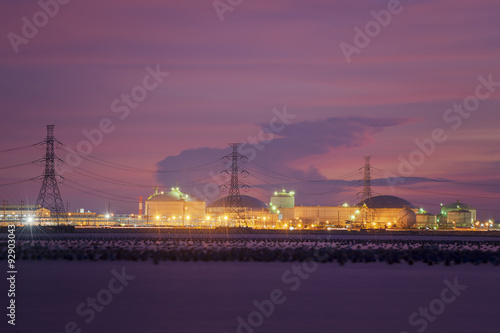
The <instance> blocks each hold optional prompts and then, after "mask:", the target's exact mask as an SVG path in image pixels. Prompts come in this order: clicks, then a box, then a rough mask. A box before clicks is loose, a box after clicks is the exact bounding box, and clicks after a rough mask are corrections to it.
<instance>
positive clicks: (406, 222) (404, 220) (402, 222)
mask: <svg viewBox="0 0 500 333" xmlns="http://www.w3.org/2000/svg"><path fill="white" fill-rule="evenodd" d="M416 223H417V216H416V214H415V212H414V211H412V210H411V209H410V208H408V207H405V208H403V209H402V210H401V211H400V212H399V214H398V220H397V226H398V227H400V228H403V229H409V228H413V227H414V226H415V224H416Z"/></svg>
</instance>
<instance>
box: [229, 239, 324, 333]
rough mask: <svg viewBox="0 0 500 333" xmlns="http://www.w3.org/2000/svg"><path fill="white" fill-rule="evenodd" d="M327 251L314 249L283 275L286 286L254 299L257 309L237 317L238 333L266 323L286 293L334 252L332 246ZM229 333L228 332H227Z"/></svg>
mask: <svg viewBox="0 0 500 333" xmlns="http://www.w3.org/2000/svg"><path fill="white" fill-rule="evenodd" d="M326 252H327V253H324V254H322V255H319V253H318V249H315V250H314V254H313V255H312V256H311V257H308V258H306V259H305V260H304V261H302V262H301V263H299V264H294V265H292V267H291V268H290V269H287V270H286V271H285V272H283V274H282V275H281V282H282V283H283V284H284V285H285V288H283V289H282V288H276V289H273V290H271V292H270V293H269V297H268V298H267V299H264V300H262V301H257V300H254V301H253V302H252V305H253V307H254V308H255V310H253V311H251V312H250V313H249V314H248V315H246V316H244V317H242V316H238V317H237V318H236V322H237V326H236V333H253V332H254V331H255V330H256V329H257V328H259V327H261V326H262V325H264V323H265V321H266V319H267V318H269V317H271V315H272V314H273V313H274V311H275V310H276V308H277V307H278V306H279V305H282V304H284V303H285V302H286V301H287V299H288V298H287V296H286V293H290V292H294V291H297V290H298V289H299V288H300V286H301V285H302V282H304V281H306V280H307V279H309V277H310V276H311V274H313V273H314V272H316V271H317V270H318V262H322V261H324V260H325V259H326V258H327V257H328V256H329V255H330V254H331V253H332V252H333V249H332V248H328V249H326ZM226 333H227V332H226Z"/></svg>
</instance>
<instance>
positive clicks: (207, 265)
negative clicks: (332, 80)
mask: <svg viewBox="0 0 500 333" xmlns="http://www.w3.org/2000/svg"><path fill="white" fill-rule="evenodd" d="M30 238H31V240H30ZM0 239H1V243H0V244H1V247H2V253H3V254H2V257H3V259H2V262H4V263H6V258H5V257H4V253H5V249H6V242H5V241H6V238H5V236H2V238H0ZM499 248H500V242H499V241H497V240H496V238H484V239H482V240H481V239H478V238H477V237H470V238H463V237H462V238H460V237H458V238H457V237H442V238H436V237H427V238H426V237H417V236H400V237H392V238H388V237H385V236H384V237H382V236H381V237H377V236H374V237H366V236H365V237H352V236H327V237H325V236H314V235H309V236H304V235H294V236H290V235H285V236H280V237H276V235H259V236H258V237H256V236H255V235H222V236H221V235H213V236H209V237H207V236H199V235H198V236H186V235H185V234H180V235H171V236H170V237H169V236H167V235H158V234H141V235H134V234H127V235H123V234H105V235H103V234H101V233H99V234H95V233H86V234H78V235H77V234H59V235H53V234H44V235H31V236H28V235H25V234H23V235H19V241H18V244H17V250H18V258H17V260H16V265H17V267H16V268H17V275H16V287H15V288H16V296H15V299H16V325H15V327H14V326H11V325H8V324H7V320H8V318H7V317H6V316H5V315H3V316H4V320H3V322H2V323H1V324H0V327H1V331H2V332H23V333H40V332H47V333H49V332H52V333H59V332H75V333H77V332H92V333H101V332H117V333H122V332H123V333H128V332H138V333H166V332H186V333H187V332H200V333H201V332H222V333H224V332H228V333H229V332H241V333H253V332H255V333H258V332H383V333H386V332H396V333H400V332H408V333H410V332H440V333H441V332H473V331H479V332H486V333H488V332H498V324H497V320H496V319H495V318H497V312H498V304H499V301H498V300H499V296H500V292H499V291H498V288H497V285H498V281H500V267H499V266H497V264H498V255H499V254H500V252H499ZM367 259H368V260H367ZM4 266H5V271H7V265H6V264H5V265H4ZM1 288H2V290H4V291H2V298H0V301H2V303H3V304H6V305H7V302H8V300H7V297H6V294H7V290H8V289H9V285H8V283H6V280H4V282H3V283H2V285H1Z"/></svg>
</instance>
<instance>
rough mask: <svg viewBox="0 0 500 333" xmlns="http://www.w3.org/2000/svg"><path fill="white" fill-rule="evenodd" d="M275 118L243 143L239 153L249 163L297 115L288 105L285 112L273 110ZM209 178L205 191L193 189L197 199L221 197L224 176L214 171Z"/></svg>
mask: <svg viewBox="0 0 500 333" xmlns="http://www.w3.org/2000/svg"><path fill="white" fill-rule="evenodd" d="M272 113H273V116H272V117H271V120H269V123H268V125H267V127H263V128H261V129H260V130H259V132H258V133H257V135H250V136H248V138H247V140H246V142H245V143H243V144H242V145H241V146H240V147H239V149H238V151H239V152H240V153H241V154H242V155H245V156H246V157H247V160H248V162H251V161H253V160H254V159H255V158H256V157H257V155H258V154H259V152H261V151H263V150H264V149H265V148H266V145H267V144H269V143H270V142H271V141H272V140H273V139H274V138H275V137H276V135H277V134H278V133H281V132H282V131H283V130H284V129H285V128H286V126H287V125H289V124H291V123H292V120H293V119H295V117H297V115H296V114H291V113H288V111H287V107H286V105H285V106H284V107H283V110H281V111H280V110H278V109H276V108H274V109H273V110H272ZM209 176H210V177H211V179H212V182H210V183H207V184H205V185H204V186H203V189H200V188H198V187H195V188H193V190H192V193H193V195H194V196H195V197H197V198H198V199H200V200H205V201H210V199H213V198H217V197H219V194H220V185H222V184H224V183H225V180H224V177H223V175H221V174H220V173H215V172H213V171H210V172H209Z"/></svg>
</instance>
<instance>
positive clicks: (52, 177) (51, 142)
mask: <svg viewBox="0 0 500 333" xmlns="http://www.w3.org/2000/svg"><path fill="white" fill-rule="evenodd" d="M41 144H42V145H45V147H46V150H45V156H44V157H43V158H42V159H41V161H45V171H44V173H43V174H42V175H41V176H40V177H39V178H42V177H43V182H42V187H41V188H40V193H39V194H38V199H37V200H36V204H37V205H39V206H40V207H43V208H46V209H48V210H50V212H51V215H52V216H55V217H57V219H58V221H59V217H61V216H63V215H64V214H65V210H64V203H63V200H62V198H61V193H60V192H59V187H58V186H57V178H56V176H57V174H56V170H55V161H56V160H58V161H61V162H62V160H60V159H59V158H58V157H57V156H56V154H55V153H54V148H58V147H59V145H61V144H62V143H61V142H59V141H58V140H56V139H55V138H54V125H47V138H45V140H43V141H42V142H41Z"/></svg>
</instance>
